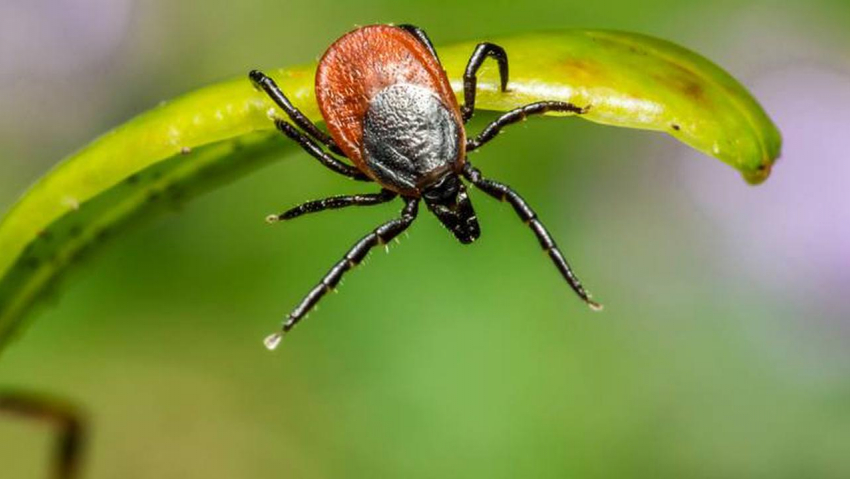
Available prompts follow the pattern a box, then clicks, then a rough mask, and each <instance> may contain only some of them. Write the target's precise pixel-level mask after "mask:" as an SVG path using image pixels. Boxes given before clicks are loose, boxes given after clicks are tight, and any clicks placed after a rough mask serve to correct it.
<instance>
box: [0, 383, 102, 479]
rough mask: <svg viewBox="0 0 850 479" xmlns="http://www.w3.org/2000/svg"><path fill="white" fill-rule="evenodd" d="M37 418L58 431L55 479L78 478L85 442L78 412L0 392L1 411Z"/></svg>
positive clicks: (35, 398) (66, 406) (39, 399)
mask: <svg viewBox="0 0 850 479" xmlns="http://www.w3.org/2000/svg"><path fill="white" fill-rule="evenodd" d="M2 411H5V412H10V413H13V414H17V415H20V416H24V417H29V418H34V419H40V420H44V421H47V422H49V423H51V424H52V425H54V426H55V427H56V429H57V436H56V444H55V448H56V449H55V453H54V454H55V455H54V466H53V473H52V476H51V477H53V478H55V479H72V478H74V477H77V471H78V470H79V465H80V457H81V454H82V449H83V443H84V436H85V434H84V429H85V428H84V423H83V420H82V417H81V414H80V412H79V411H77V410H76V409H75V408H74V407H73V406H71V405H69V404H65V403H63V402H61V401H57V400H53V399H46V398H43V397H40V396H34V395H30V394H24V393H16V392H0V412H2Z"/></svg>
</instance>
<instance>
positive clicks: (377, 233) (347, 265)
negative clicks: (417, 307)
mask: <svg viewBox="0 0 850 479" xmlns="http://www.w3.org/2000/svg"><path fill="white" fill-rule="evenodd" d="M404 201H405V202H406V204H405V206H404V209H403V210H402V211H401V217H400V218H397V219H394V220H390V221H388V222H386V223H384V224H382V225H381V226H378V227H377V228H375V230H374V231H372V232H371V233H369V234H368V235H366V236H364V237H363V238H362V239H361V240H360V241H358V242H357V243H355V244H354V246H353V247H352V248H351V249H350V250H349V251H348V253H346V255H345V256H344V257H343V258H342V259H341V260H340V261H339V262H337V263H336V264H335V265H334V266H333V267H332V268H331V269H330V271H328V273H327V274H325V277H324V278H322V281H321V282H319V284H317V285H316V286H315V287H314V288H313V289H312V290H311V291H310V292H309V293H307V296H305V297H304V299H302V300H301V303H300V304H299V305H298V306H296V307H295V309H294V310H293V311H292V312H291V313H289V316H288V317H287V319H286V321H285V322H284V323H283V327H282V328H281V331H279V332H277V333H274V334H272V335H271V336H269V337H267V338H266V339H265V341H264V342H265V344H266V347H267V348H269V349H275V348H276V347H277V345H278V344H279V343H280V340H281V338H282V337H283V335H284V334H285V333H286V332H287V331H289V330H290V329H292V328H293V327H294V326H295V325H296V324H298V321H300V320H301V318H303V317H304V315H306V314H307V313H308V312H309V311H310V310H311V309H313V307H314V306H315V305H316V303H318V302H319V300H320V299H322V297H323V296H324V295H325V294H327V292H328V291H331V290H332V289H334V288H336V286H337V285H338V284H339V281H340V280H341V279H342V275H343V274H345V272H346V271H349V270H350V269H352V268H354V267H355V266H357V265H358V264H360V262H361V261H363V259H364V258H366V255H367V254H369V251H370V250H371V249H372V248H374V247H375V246H377V245H379V244H386V243H387V242H389V241H391V240H392V239H393V238H395V237H396V236H398V235H399V234H401V233H402V232H403V231H404V230H406V229H407V228H408V227H409V226H410V225H411V224H412V223H413V220H414V219H416V214H417V213H418V211H419V199H418V198H404Z"/></svg>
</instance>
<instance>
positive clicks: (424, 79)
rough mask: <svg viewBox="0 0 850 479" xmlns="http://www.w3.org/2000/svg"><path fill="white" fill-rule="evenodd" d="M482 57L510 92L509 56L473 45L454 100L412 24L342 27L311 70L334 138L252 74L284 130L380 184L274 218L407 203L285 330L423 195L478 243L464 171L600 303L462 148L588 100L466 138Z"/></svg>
mask: <svg viewBox="0 0 850 479" xmlns="http://www.w3.org/2000/svg"><path fill="white" fill-rule="evenodd" d="M487 57H492V58H494V59H496V60H497V61H498V63H499V73H500V76H501V86H502V90H503V91H505V90H506V89H507V83H508V63H507V61H508V60H507V54H506V53H505V51H504V50H503V49H502V48H501V47H499V46H496V45H493V44H490V43H482V44H479V45H478V46H477V47H476V49H475V51H474V52H473V54H472V57H471V58H470V60H469V64H468V65H467V68H466V72H465V74H464V105H463V106H459V105H458V103H457V100H455V96H454V93H453V91H452V89H451V85H450V84H449V81H448V78H447V77H446V74H445V72H444V71H443V68H442V66H441V65H440V61H439V59H438V57H437V54H436V52H435V51H434V48H433V46H432V45H431V42H430V41H429V40H428V37H427V36H426V35H425V33H424V32H423V31H422V30H420V29H418V28H416V27H413V26H410V25H402V26H399V27H395V26H389V25H373V26H368V27H363V28H359V29H357V30H354V31H353V32H351V33H348V34H347V35H345V36H343V37H342V38H340V39H339V40H337V41H336V42H335V43H334V44H333V45H332V46H331V47H330V48H329V49H328V51H327V52H326V53H325V55H324V56H323V57H322V60H321V61H320V62H319V67H318V70H317V71H316V100H317V101H318V104H319V109H320V111H321V113H322V116H323V117H324V120H325V123H326V125H327V128H328V131H329V132H330V136H329V135H328V134H326V133H324V132H323V131H321V130H319V129H318V128H317V127H316V126H315V125H314V124H312V123H311V122H310V121H309V120H308V119H307V118H306V117H305V116H304V115H303V114H302V113H301V112H300V111H298V110H297V109H296V108H295V107H294V106H292V104H291V103H290V102H289V100H288V99H287V98H286V96H285V95H284V94H283V92H281V91H280V90H279V89H278V88H277V86H276V85H275V84H274V82H273V81H272V80H271V79H270V78H268V77H267V76H265V75H263V74H262V73H260V72H257V71H253V72H251V75H250V77H251V80H252V81H253V82H254V83H255V85H257V86H258V87H259V88H262V89H263V90H264V91H265V92H266V93H267V94H268V95H269V96H271V98H272V99H273V100H274V101H275V102H276V103H277V104H278V106H280V107H281V108H282V109H283V110H284V112H285V113H286V114H287V115H288V116H289V118H290V119H291V120H292V123H294V124H295V125H297V126H298V127H300V128H301V130H303V132H302V131H299V130H298V129H296V128H295V127H294V126H293V125H292V124H291V123H289V122H286V121H284V120H282V119H276V120H275V124H276V126H277V127H278V129H280V130H281V132H283V133H284V134H286V135H287V136H289V137H290V138H292V139H293V140H295V141H296V142H298V143H299V144H300V145H301V146H302V147H303V148H304V149H305V150H306V151H307V152H308V153H310V154H311V155H312V156H314V157H315V158H316V159H318V160H319V161H320V162H321V163H323V164H324V165H325V166H327V167H329V168H330V169H332V170H334V171H336V172H338V173H341V174H343V175H346V176H349V177H351V178H353V179H356V180H362V181H374V182H377V183H378V184H380V185H381V186H382V190H381V192H380V193H374V194H365V195H354V196H337V197H332V198H327V199H324V200H318V201H312V202H308V203H305V204H303V205H300V206H298V207H296V208H293V209H291V210H289V211H287V212H285V213H283V214H280V215H274V216H271V217H269V219H270V220H272V221H277V220H288V219H292V218H295V217H297V216H300V215H302V214H305V213H312V212H316V211H321V210H325V209H329V208H342V207H346V206H352V205H374V204H379V203H384V202H387V201H389V200H391V199H393V198H395V197H396V196H399V195H400V196H401V197H402V199H403V200H404V201H405V207H404V209H403V210H402V214H401V217H400V218H397V219H394V220H391V221H389V222H387V223H385V224H383V225H381V226H379V227H378V228H376V229H375V230H374V231H373V232H372V233H370V234H369V235H367V236H365V237H364V238H363V239H361V240H360V241H359V242H358V243H357V244H355V245H354V247H353V248H352V249H351V250H350V251H349V252H348V254H346V255H345V256H344V257H343V258H342V260H340V261H339V262H338V263H337V264H336V265H335V266H334V267H333V268H331V270H330V271H329V272H328V274H327V275H325V277H324V278H323V279H322V281H321V283H319V284H318V285H317V286H316V287H315V288H313V290H312V291H310V293H308V294H307V296H306V297H305V298H304V300H303V301H302V302H301V304H299V305H298V307H296V308H295V310H294V311H293V312H292V313H290V315H289V317H288V318H287V320H286V321H285V322H284V326H283V332H286V331H288V330H289V329H291V328H292V327H293V326H294V325H295V324H296V323H297V322H298V321H299V320H300V319H301V318H302V317H303V316H304V315H305V314H306V313H307V312H308V311H309V310H310V309H311V308H312V307H313V306H314V305H315V304H316V303H317V302H318V301H319V299H321V297H322V296H324V294H325V293H326V292H327V291H329V290H331V289H333V288H335V287H336V285H337V284H338V283H339V281H340V279H341V278H342V275H343V274H344V273H345V272H346V271H348V270H350V269H351V268H352V267H354V266H355V265H357V264H358V263H360V261H362V260H363V258H365V257H366V254H368V252H369V250H370V249H371V248H372V247H374V246H376V245H378V244H384V243H386V242H388V241H390V240H392V239H393V238H395V237H396V236H397V235H398V234H400V233H401V232H402V231H404V230H405V229H407V228H408V227H409V226H410V225H411V224H412V223H413V221H414V219H415V218H416V215H417V212H418V205H419V200H420V199H423V200H424V201H425V204H426V206H428V209H429V210H430V211H431V212H432V213H434V214H435V215H436V216H437V218H438V219H439V220H440V221H441V222H442V223H443V225H444V226H446V228H448V229H449V230H450V231H451V232H452V233H453V234H454V235H455V237H456V238H457V239H458V240H459V241H460V242H462V243H471V242H473V241H475V239H477V238H478V236H479V235H480V229H479V225H478V220H477V218H476V216H475V213H474V211H473V209H472V204H471V202H470V201H469V198H468V196H467V193H466V188H465V186H464V184H463V182H462V181H461V180H460V177H461V176H463V177H464V178H466V179H467V180H468V181H469V182H470V183H472V184H473V185H475V186H476V187H478V188H479V189H481V190H482V191H484V192H485V193H487V194H489V195H490V196H493V197H495V198H497V199H499V200H502V201H508V202H509V203H511V205H512V206H513V207H514V210H516V212H517V214H518V215H519V216H520V218H521V219H522V220H523V221H524V222H525V223H526V224H528V225H529V227H530V228H531V229H532V231H533V232H534V234H535V236H537V239H538V241H539V242H540V245H541V246H542V247H543V248H544V250H545V251H546V252H547V253H548V254H549V256H550V258H551V259H552V261H553V262H554V263H555V266H556V267H557V268H558V270H559V271H560V272H561V274H562V275H563V276H564V278H565V279H566V280H567V282H568V283H569V284H570V286H571V287H572V288H573V290H574V291H575V292H576V293H577V294H578V295H579V296H580V297H581V298H582V299H583V300H584V301H585V302H587V303H588V304H589V305H590V306H591V307H594V308H598V307H599V305H598V304H597V303H594V302H593V301H591V300H590V297H589V295H588V294H587V292H586V291H585V290H584V288H582V286H581V284H580V283H579V281H578V279H577V278H576V277H575V275H573V273H572V271H571V269H570V267H569V265H568V264H567V262H566V260H565V259H564V257H563V255H562V254H561V252H560V250H559V249H558V247H557V246H556V245H555V242H554V241H553V240H552V238H551V236H550V235H549V233H548V232H547V231H546V228H545V227H544V226H543V225H542V224H541V223H540V222H539V221H538V219H537V215H536V214H535V213H534V211H533V210H532V209H531V208H530V207H529V206H528V205H527V204H526V203H525V201H524V200H523V199H522V198H521V197H520V196H519V195H518V194H517V193H516V192H514V191H513V190H511V189H510V188H509V187H507V186H506V185H503V184H501V183H497V182H495V181H491V180H488V179H484V178H483V177H482V176H481V173H480V172H479V171H478V170H477V169H476V168H474V167H473V166H472V165H471V164H469V163H468V162H467V161H466V153H467V152H468V151H471V150H473V149H475V148H478V147H480V146H482V145H483V144H485V143H487V142H488V141H490V140H492V139H493V138H494V137H495V136H496V134H497V133H498V132H499V131H500V130H501V129H502V128H503V127H505V126H507V125H510V124H512V123H515V122H517V121H519V120H522V119H524V118H525V117H527V116H528V115H533V114H541V113H545V112H548V111H559V112H569V113H576V114H580V113H583V112H584V111H586V109H587V108H588V107H585V108H578V107H576V106H575V105H572V104H570V103H564V102H539V103H533V104H530V105H527V106H525V107H522V108H518V109H516V110H513V111H511V112H508V113H506V114H504V115H502V116H501V117H500V118H498V119H497V120H496V121H494V122H493V123H491V124H490V125H488V126H487V127H486V128H485V129H484V131H483V132H482V133H481V134H480V135H478V136H477V137H475V138H474V139H469V140H468V139H467V138H466V130H465V129H464V126H463V125H464V123H466V122H467V121H468V120H469V119H470V118H471V117H472V114H473V113H474V108H475V88H476V73H477V70H478V68H479V67H480V66H481V63H482V62H483V61H484V60H485V59H486V58H487ZM304 133H306V135H305V134H304ZM317 142H318V143H323V144H324V145H325V146H327V147H328V148H329V149H330V150H331V151H332V152H335V153H337V154H339V155H343V156H345V157H347V158H348V159H349V160H351V162H352V163H353V164H354V166H353V167H352V166H351V165H348V164H347V163H344V162H342V161H340V160H338V159H336V158H334V157H333V156H331V155H330V154H328V153H327V152H325V151H324V150H323V149H322V148H321V147H320V146H319V145H318V144H317ZM280 338H281V333H276V334H274V335H272V336H270V337H269V338H268V339H267V341H266V345H267V346H268V347H269V348H274V347H275V346H277V344H278V342H279V341H280Z"/></svg>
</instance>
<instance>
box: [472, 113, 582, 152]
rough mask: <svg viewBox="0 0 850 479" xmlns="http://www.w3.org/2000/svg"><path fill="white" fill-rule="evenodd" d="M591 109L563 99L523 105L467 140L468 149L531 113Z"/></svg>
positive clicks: (480, 143) (484, 141)
mask: <svg viewBox="0 0 850 479" xmlns="http://www.w3.org/2000/svg"><path fill="white" fill-rule="evenodd" d="M589 110H590V106H586V107H584V108H580V107H577V106H575V105H573V104H572V103H567V102H563V101H540V102H537V103H531V104H529V105H525V106H521V107H519V108H517V109H515V110H511V111H509V112H507V113H505V114H504V115H502V116H500V117H499V118H496V119H495V120H494V121H493V122H492V123H490V124H489V125H487V126H486V127H485V128H484V130H482V131H481V133H480V134H479V135H478V136H476V137H475V138H471V139H468V140H467V141H466V151H472V150H474V149H476V148H478V147H480V146H482V145H484V144H485V143H487V142H489V141H490V140H492V139H493V138H495V137H496V135H498V134H499V133H501V131H502V129H503V128H505V127H506V126H509V125H513V124H514V123H517V122H520V121H522V120H525V119H526V118H528V117H529V116H530V115H542V114H544V113H546V112H550V111H559V112H564V113H575V114H577V115H583V114H585V113H587V112H588V111H589Z"/></svg>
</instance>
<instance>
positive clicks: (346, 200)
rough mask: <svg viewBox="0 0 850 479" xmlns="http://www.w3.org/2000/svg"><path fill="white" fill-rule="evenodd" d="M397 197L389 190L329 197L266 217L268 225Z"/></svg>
mask: <svg viewBox="0 0 850 479" xmlns="http://www.w3.org/2000/svg"><path fill="white" fill-rule="evenodd" d="M396 196H397V195H396V193H394V192H392V191H390V190H381V192H380V193H369V194H365V195H350V196H348V195H346V196H331V197H330V198H324V199H321V200H315V201H308V202H306V203H302V204H300V205H298V206H296V207H295V208H292V209H290V210H288V211H286V212H284V213H281V214H279V215H270V216H268V217H266V221H268V222H269V223H276V222H278V221H283V220H291V219H293V218H297V217H299V216H301V215H304V214H307V213H318V212H319V211H324V210H335V209H339V208H345V207H346V206H371V205H379V204H381V203H386V202H387V201H390V200H392V199H393V198H395V197H396Z"/></svg>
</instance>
